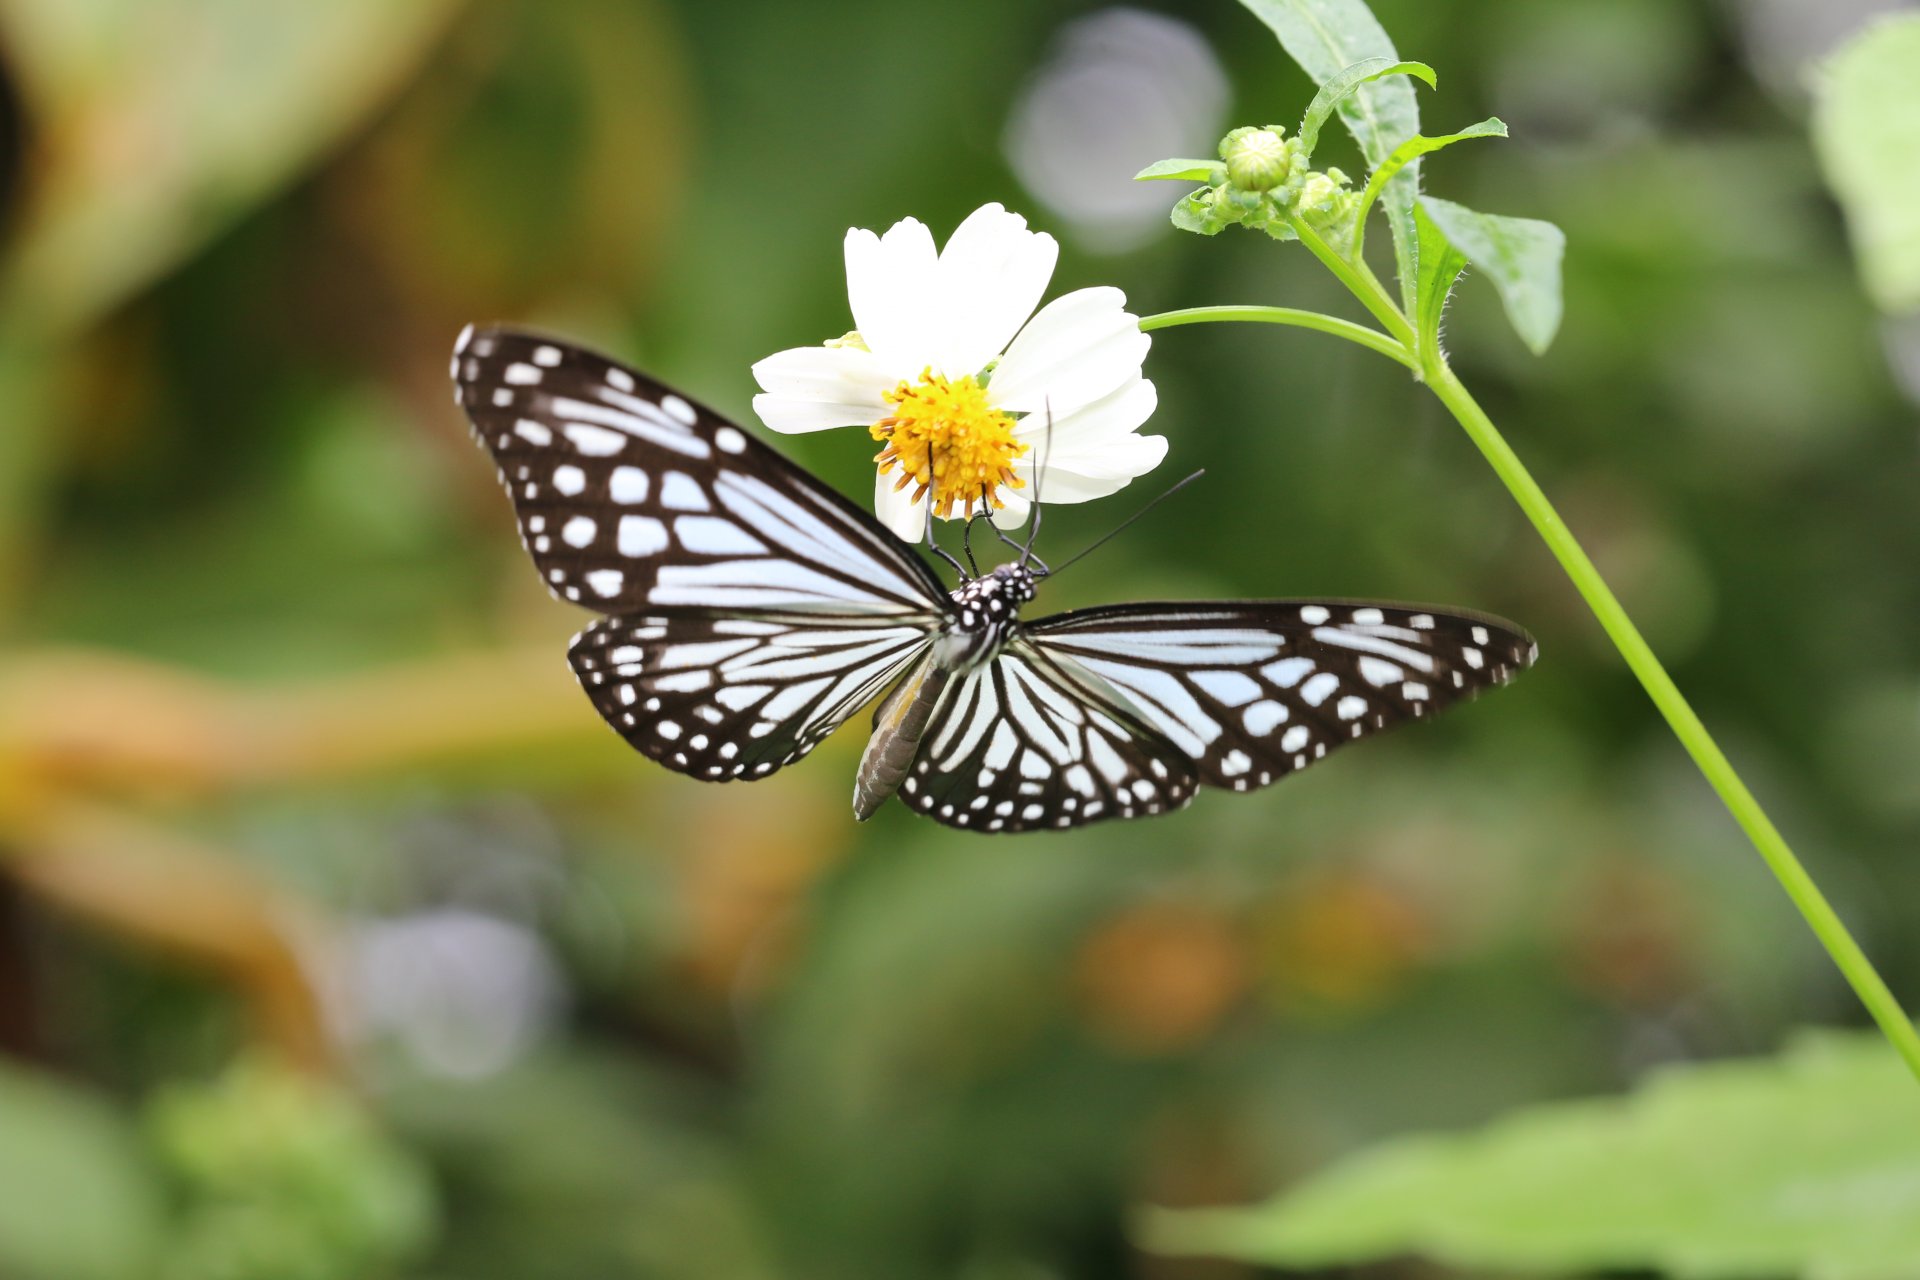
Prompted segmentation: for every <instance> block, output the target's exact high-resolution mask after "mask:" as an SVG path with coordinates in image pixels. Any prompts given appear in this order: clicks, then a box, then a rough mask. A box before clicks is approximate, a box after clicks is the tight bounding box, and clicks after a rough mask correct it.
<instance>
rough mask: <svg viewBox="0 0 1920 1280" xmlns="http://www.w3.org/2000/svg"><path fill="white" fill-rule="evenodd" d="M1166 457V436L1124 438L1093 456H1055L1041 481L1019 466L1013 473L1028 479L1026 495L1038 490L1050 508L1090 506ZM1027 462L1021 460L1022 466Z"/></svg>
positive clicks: (1048, 464)
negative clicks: (1062, 505) (1080, 504)
mask: <svg viewBox="0 0 1920 1280" xmlns="http://www.w3.org/2000/svg"><path fill="white" fill-rule="evenodd" d="M1166 456H1167V438H1166V437H1165V436H1142V435H1124V436H1121V437H1120V438H1119V439H1118V440H1114V441H1109V442H1108V443H1106V444H1104V445H1102V446H1101V447H1100V448H1099V450H1098V451H1096V452H1093V453H1086V454H1069V455H1066V456H1059V455H1056V456H1055V457H1053V458H1052V459H1050V460H1049V461H1048V462H1047V465H1046V474H1045V475H1042V476H1039V477H1035V476H1034V475H1033V474H1032V473H1031V472H1030V471H1029V470H1028V469H1027V468H1026V467H1024V466H1022V465H1019V464H1016V465H1015V467H1014V471H1015V473H1016V474H1019V475H1021V476H1023V477H1025V478H1026V481H1027V488H1026V490H1025V491H1026V492H1028V493H1033V492H1035V491H1036V489H1037V490H1038V492H1039V495H1040V498H1041V500H1042V501H1044V502H1046V503H1047V504H1049V505H1051V504H1053V503H1056V502H1059V503H1070V502H1090V501H1092V500H1093V499H1094V498H1104V497H1106V496H1107V495H1108V494H1110V493H1115V492H1118V491H1119V490H1121V489H1124V488H1126V487H1127V485H1129V484H1131V483H1132V482H1133V480H1134V479H1135V478H1136V477H1138V476H1143V475H1145V474H1146V473H1147V472H1149V471H1151V470H1153V469H1154V468H1155V467H1157V466H1159V465H1160V463H1161V461H1162V460H1163V459H1165V458H1166ZM1025 461H1026V459H1025V458H1023V459H1021V463H1024V462H1025Z"/></svg>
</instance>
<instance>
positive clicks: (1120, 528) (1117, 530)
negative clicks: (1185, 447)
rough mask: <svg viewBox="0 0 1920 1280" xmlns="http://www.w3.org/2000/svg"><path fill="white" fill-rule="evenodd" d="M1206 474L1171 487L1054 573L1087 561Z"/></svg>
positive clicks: (1197, 475) (1202, 473)
mask: <svg viewBox="0 0 1920 1280" xmlns="http://www.w3.org/2000/svg"><path fill="white" fill-rule="evenodd" d="M1205 474H1207V471H1206V468H1205V467H1202V468H1201V469H1200V470H1198V471H1196V472H1194V473H1193V474H1192V475H1190V476H1188V477H1187V478H1186V479H1184V480H1181V481H1179V482H1177V483H1175V484H1173V485H1171V486H1169V487H1168V488H1167V490H1166V492H1164V493H1162V494H1161V495H1160V496H1159V497H1157V498H1155V499H1154V500H1153V501H1152V502H1149V503H1148V504H1147V505H1146V506H1144V507H1142V508H1140V509H1139V510H1138V511H1136V512H1134V513H1133V514H1132V515H1130V516H1128V517H1127V518H1126V519H1125V520H1122V521H1121V522H1120V523H1119V524H1117V525H1115V526H1114V527H1113V528H1112V529H1111V530H1109V531H1108V532H1107V533H1105V534H1103V535H1102V536H1101V537H1099V538H1098V539H1096V540H1095V541H1094V542H1093V544H1092V545H1091V546H1088V547H1083V548H1082V549H1081V551H1080V553H1079V554H1078V555H1076V556H1074V557H1073V558H1072V559H1070V560H1067V561H1065V562H1063V563H1062V564H1061V565H1060V566H1059V567H1058V568H1056V569H1054V570H1053V572H1054V573H1059V572H1060V570H1061V569H1064V568H1066V567H1067V565H1070V564H1073V563H1074V562H1075V561H1078V560H1084V559H1086V558H1087V557H1088V556H1090V555H1092V554H1093V553H1094V552H1095V551H1098V550H1099V549H1100V548H1101V547H1103V546H1105V545H1106V544H1107V543H1109V542H1111V541H1112V540H1113V539H1115V538H1117V537H1119V536H1120V534H1121V533H1123V532H1125V531H1126V529H1127V528H1129V527H1130V526H1131V525H1132V524H1133V522H1134V521H1136V520H1138V519H1139V518H1140V517H1141V516H1144V515H1145V514H1147V512H1149V511H1151V510H1153V509H1154V508H1155V507H1157V506H1159V505H1160V504H1161V503H1163V502H1165V501H1166V500H1167V499H1168V498H1171V497H1172V496H1173V495H1174V494H1176V493H1178V492H1180V491H1181V490H1182V489H1184V488H1186V487H1187V486H1188V485H1190V484H1192V483H1193V482H1194V481H1195V480H1198V479H1199V478H1200V477H1201V476H1203V475H1205Z"/></svg>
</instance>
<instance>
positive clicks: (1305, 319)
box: [1140, 307, 1420, 369]
mask: <svg viewBox="0 0 1920 1280" xmlns="http://www.w3.org/2000/svg"><path fill="white" fill-rule="evenodd" d="M1211 320H1248V321H1253V322H1256V323H1259V324H1291V325H1298V326H1299V327H1300V328H1302V329H1317V330H1319V331H1320V332H1321V333H1331V334H1333V335H1334V336H1335V337H1339V338H1345V339H1346V340H1347V341H1348V342H1357V343H1359V344H1360V345H1361V346H1363V347H1365V348H1367V349H1368V350H1369V351H1377V352H1379V353H1380V354H1381V355H1383V356H1385V357H1387V358H1388V359H1389V360H1396V361H1398V362H1399V363H1401V364H1403V365H1405V366H1406V367H1407V368H1409V369H1418V368H1419V367H1420V366H1419V362H1418V361H1417V360H1415V359H1414V356H1413V353H1412V352H1411V351H1409V350H1407V348H1406V347H1404V346H1402V345H1401V344H1400V343H1398V342H1395V341H1394V340H1393V339H1392V338H1389V337H1388V336H1387V335H1386V334H1384V333H1381V332H1380V331H1379V330H1377V329H1369V328H1367V326H1365V325H1363V324H1355V323H1354V322H1353V321H1351V320H1342V319H1340V318H1339V317H1338V316H1323V315H1321V314H1320V313H1319V312H1318V311H1301V310H1298V309H1296V308H1294V307H1186V308H1184V309H1182V310H1179V311H1162V312H1161V313H1160V314H1159V315H1153V316H1146V317H1143V318H1142V319H1141V321H1140V328H1141V329H1142V330H1143V331H1145V332H1149V333H1150V332H1152V331H1153V330H1155V329H1170V328H1172V327H1173V326H1175V325H1181V324H1204V323H1206V322H1208V321H1211Z"/></svg>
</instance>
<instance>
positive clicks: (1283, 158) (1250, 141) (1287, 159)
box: [1220, 124, 1293, 191]
mask: <svg viewBox="0 0 1920 1280" xmlns="http://www.w3.org/2000/svg"><path fill="white" fill-rule="evenodd" d="M1220 158H1221V159H1222V160H1225V161H1226V162H1227V180H1228V181H1229V182H1231V183H1232V184H1233V185H1234V186H1236V187H1239V188H1240V189H1241V190H1242V191H1271V190H1273V189H1274V188H1275V187H1277V186H1279V185H1280V184H1281V183H1283V182H1285V181H1286V180H1287V174H1288V173H1289V172H1290V171H1291V170H1292V168H1293V150H1292V148H1290V147H1288V146H1287V139H1286V130H1285V129H1284V128H1283V127H1281V126H1280V125H1277V124H1270V125H1268V126H1267V127H1266V128H1264V129H1235V130H1234V131H1233V132H1232V133H1230V134H1228V135H1227V136H1226V139H1225V141H1223V142H1222V143H1221V146H1220Z"/></svg>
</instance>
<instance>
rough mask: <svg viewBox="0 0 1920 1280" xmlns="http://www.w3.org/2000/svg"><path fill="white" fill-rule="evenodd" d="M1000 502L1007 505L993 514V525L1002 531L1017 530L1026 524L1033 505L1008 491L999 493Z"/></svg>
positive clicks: (1003, 490)
mask: <svg viewBox="0 0 1920 1280" xmlns="http://www.w3.org/2000/svg"><path fill="white" fill-rule="evenodd" d="M1000 500H1001V501H1002V502H1004V503H1006V504H1007V505H1006V506H1004V507H1001V508H1000V509H999V510H998V511H995V512H994V513H993V523H994V524H995V525H996V526H997V527H999V528H1002V529H1018V528H1019V527H1020V526H1021V525H1023V524H1025V523H1026V522H1027V513H1028V512H1030V511H1032V510H1033V504H1032V503H1031V502H1028V501H1027V500H1026V499H1025V498H1023V497H1021V496H1020V495H1019V494H1017V493H1013V492H1011V491H1010V490H1007V489H1002V490H1001V491H1000Z"/></svg>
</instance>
